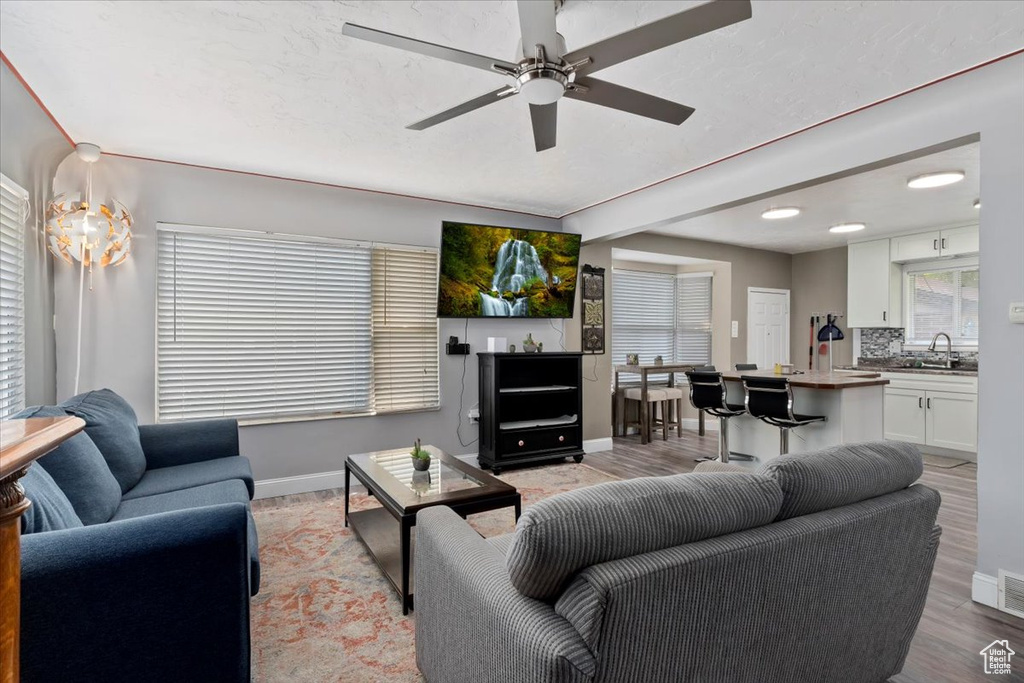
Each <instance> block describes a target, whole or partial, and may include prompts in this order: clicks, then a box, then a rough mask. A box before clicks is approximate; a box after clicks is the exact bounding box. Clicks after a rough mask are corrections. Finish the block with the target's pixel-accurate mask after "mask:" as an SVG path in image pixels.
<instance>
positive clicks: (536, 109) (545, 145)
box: [530, 3, 558, 152]
mask: <svg viewBox="0 0 1024 683" xmlns="http://www.w3.org/2000/svg"><path fill="white" fill-rule="evenodd" d="M552 4H554V3H552ZM530 119H531V120H532V121H533V144H534V145H535V146H536V148H537V151H538V152H543V151H544V150H546V149H551V148H552V147H554V146H555V134H556V132H557V130H558V103H557V102H554V103H552V104H531V105H530Z"/></svg>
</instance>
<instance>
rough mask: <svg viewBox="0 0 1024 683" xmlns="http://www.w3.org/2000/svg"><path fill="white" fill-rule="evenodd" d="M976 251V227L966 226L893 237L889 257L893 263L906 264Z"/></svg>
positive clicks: (977, 243)
mask: <svg viewBox="0 0 1024 683" xmlns="http://www.w3.org/2000/svg"><path fill="white" fill-rule="evenodd" d="M978 250H979V233H978V226H977V225H968V226H966V227H963V228H949V229H947V230H932V231H930V232H919V233H915V234H913V235H900V236H899V237H893V238H892V240H891V244H890V248H889V257H890V259H891V260H892V261H893V262H896V263H906V262H908V261H927V260H928V259H937V258H943V257H948V256H965V255H967V254H977V253H978Z"/></svg>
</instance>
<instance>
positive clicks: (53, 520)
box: [18, 463, 82, 534]
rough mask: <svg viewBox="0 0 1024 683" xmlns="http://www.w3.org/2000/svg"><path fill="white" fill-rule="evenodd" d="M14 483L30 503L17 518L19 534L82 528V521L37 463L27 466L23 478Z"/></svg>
mask: <svg viewBox="0 0 1024 683" xmlns="http://www.w3.org/2000/svg"><path fill="white" fill-rule="evenodd" d="M18 481H19V482H20V483H21V486H22V488H24V489H25V497H26V498H28V499H29V500H30V501H32V505H30V506H29V508H28V510H26V511H25V513H24V514H23V515H22V516H21V532H22V533H23V534H34V533H37V532H40V531H57V530H59V529H73V528H75V527H80V526H82V520H81V519H79V518H78V515H76V514H75V508H73V507H72V506H71V501H70V500H68V498H67V496H65V495H64V492H63V491H61V490H60V487H59V486H57V482H55V481H54V480H53V477H51V476H50V474H49V473H48V472H47V471H46V470H45V469H44V468H43V467H42V466H41V465H40V464H39V463H35V464H33V465H32V466H31V467H29V468H28V472H27V473H26V474H25V476H24V477H22V478H21V479H19V480H18Z"/></svg>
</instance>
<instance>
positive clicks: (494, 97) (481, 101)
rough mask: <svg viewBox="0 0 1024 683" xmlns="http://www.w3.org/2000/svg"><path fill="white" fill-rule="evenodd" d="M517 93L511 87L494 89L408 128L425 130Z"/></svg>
mask: <svg viewBox="0 0 1024 683" xmlns="http://www.w3.org/2000/svg"><path fill="white" fill-rule="evenodd" d="M515 94H516V92H515V90H513V89H512V88H510V87H503V88H498V89H497V90H492V91H491V92H489V93H487V94H486V95H481V96H480V97H474V98H473V99H471V100H469V101H468V102H463V103H462V104H460V105H458V106H456V107H452V108H451V109H446V110H444V111H443V112H441V113H440V114H434V115H433V116H431V117H429V118H425V119H423V120H422V121H417V122H416V123H413V124H410V125H408V126H406V128H408V129H409V130H425V129H427V128H430V127H431V126H436V125H437V124H439V123H444V122H445V121H447V120H449V119H454V118H455V117H456V116H462V115H463V114H468V113H469V112H471V111H473V110H474V109H479V108H480V107H486V106H487V105H488V104H493V103H495V102H497V101H499V100H503V99H508V98H509V97H510V96H512V95H515Z"/></svg>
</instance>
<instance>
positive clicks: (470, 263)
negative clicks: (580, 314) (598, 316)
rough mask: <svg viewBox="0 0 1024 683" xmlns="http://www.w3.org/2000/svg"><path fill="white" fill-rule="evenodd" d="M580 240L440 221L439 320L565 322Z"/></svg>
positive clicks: (571, 301)
mask: <svg viewBox="0 0 1024 683" xmlns="http://www.w3.org/2000/svg"><path fill="white" fill-rule="evenodd" d="M579 259H580V236H579V235H572V234H569V233H564V232H546V231H542V230H521V229H519V228H499V227H494V226H488V225H469V224H466V223H452V222H449V221H445V222H444V224H443V225H442V228H441V278H440V284H439V286H438V296H437V315H438V316H439V317H442V318H571V317H572V310H573V304H574V303H575V300H576V273H577V270H578V266H579Z"/></svg>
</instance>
